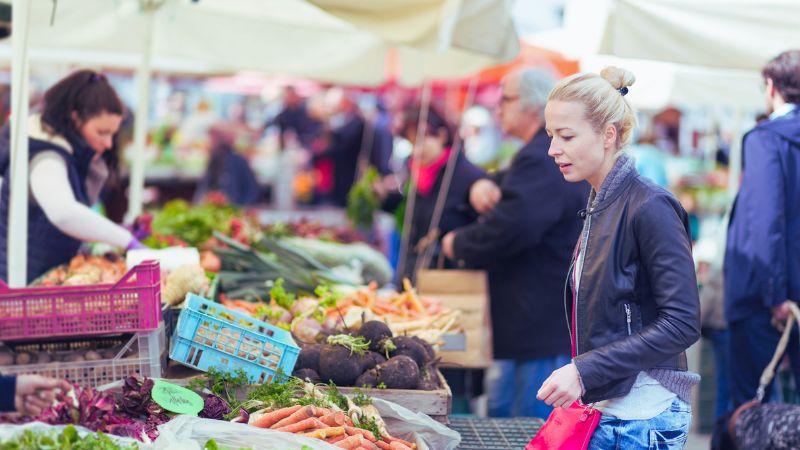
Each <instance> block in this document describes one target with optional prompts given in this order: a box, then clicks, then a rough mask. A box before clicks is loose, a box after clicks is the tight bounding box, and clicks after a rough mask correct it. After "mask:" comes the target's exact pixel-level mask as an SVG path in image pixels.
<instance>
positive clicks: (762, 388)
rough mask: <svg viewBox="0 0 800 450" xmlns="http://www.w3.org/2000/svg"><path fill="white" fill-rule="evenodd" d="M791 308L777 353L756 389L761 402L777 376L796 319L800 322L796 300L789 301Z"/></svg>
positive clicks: (799, 309) (757, 397)
mask: <svg viewBox="0 0 800 450" xmlns="http://www.w3.org/2000/svg"><path fill="white" fill-rule="evenodd" d="M789 310H790V311H791V312H792V314H790V315H789V318H788V319H787V321H786V326H785V327H784V328H783V334H782V335H781V339H780V340H779V341H778V348H776V349H775V354H774V355H772V360H771V361H770V362H769V364H767V367H765V368H764V371H763V372H762V373H761V379H760V380H759V386H758V390H757V391H756V400H758V402H759V403H761V401H762V400H764V393H765V392H766V390H767V386H769V384H770V383H771V382H772V379H773V378H775V368H776V367H777V366H778V362H780V360H781V357H782V356H783V353H784V352H785V351H786V346H787V345H788V344H789V336H790V335H791V334H792V326H793V325H794V322H795V320H797V321H798V322H799V323H800V308H798V307H797V304H795V303H794V302H791V303H789Z"/></svg>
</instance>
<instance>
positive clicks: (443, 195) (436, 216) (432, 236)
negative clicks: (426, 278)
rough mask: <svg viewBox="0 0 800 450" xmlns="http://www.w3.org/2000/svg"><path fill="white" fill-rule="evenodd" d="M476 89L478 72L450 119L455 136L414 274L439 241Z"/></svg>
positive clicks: (426, 264)
mask: <svg viewBox="0 0 800 450" xmlns="http://www.w3.org/2000/svg"><path fill="white" fill-rule="evenodd" d="M477 89H478V74H477V73H476V74H475V75H473V76H472V78H470V80H469V87H468V88H467V98H466V100H465V102H464V107H463V108H462V111H461V114H460V115H459V118H458V119H457V120H453V121H451V122H452V123H453V124H455V130H454V131H455V136H453V147H452V149H451V150H450V158H449V159H448V161H447V165H446V166H445V170H444V176H443V177H442V184H441V185H440V186H439V194H438V196H437V197H436V203H435V205H434V208H433V216H432V217H431V223H430V225H429V226H428V234H427V235H426V238H427V239H429V241H428V242H427V243H426V246H425V247H424V248H423V250H422V255H421V256H420V257H418V258H417V265H416V268H415V269H414V273H415V274H416V273H417V272H419V271H420V270H425V269H427V268H428V267H430V264H431V261H432V260H433V254H434V252H435V251H436V244H437V242H438V241H439V238H441V237H442V236H440V234H441V233H440V231H441V230H439V222H441V220H442V214H443V213H444V205H445V202H446V201H447V195H448V194H449V193H450V184H451V183H452V182H453V176H454V175H455V170H456V161H457V160H458V155H459V153H460V152H461V151H462V150H463V148H464V142H463V141H462V139H461V120H462V119H463V117H464V113H465V112H466V111H467V109H469V108H471V107H472V104H473V103H474V102H475V92H476V91H477Z"/></svg>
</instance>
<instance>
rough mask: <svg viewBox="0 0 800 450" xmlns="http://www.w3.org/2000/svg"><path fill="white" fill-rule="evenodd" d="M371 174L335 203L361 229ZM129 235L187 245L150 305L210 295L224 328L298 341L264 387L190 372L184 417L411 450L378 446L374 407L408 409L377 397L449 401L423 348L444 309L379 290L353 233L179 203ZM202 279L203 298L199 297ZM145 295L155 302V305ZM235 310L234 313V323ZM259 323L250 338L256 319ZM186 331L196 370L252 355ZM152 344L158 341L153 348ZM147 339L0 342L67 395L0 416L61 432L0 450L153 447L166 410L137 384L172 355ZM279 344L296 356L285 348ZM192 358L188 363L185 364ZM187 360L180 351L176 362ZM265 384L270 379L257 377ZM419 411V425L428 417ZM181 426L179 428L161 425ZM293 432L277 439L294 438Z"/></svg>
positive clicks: (116, 263) (4, 353)
mask: <svg viewBox="0 0 800 450" xmlns="http://www.w3.org/2000/svg"><path fill="white" fill-rule="evenodd" d="M371 176H377V175H376V174H373V173H372V172H369V173H367V174H366V176H365V178H364V179H363V180H362V181H361V188H359V189H360V191H361V192H359V189H355V188H354V192H355V193H351V196H352V197H353V198H355V199H356V201H355V202H354V203H353V205H355V206H354V208H350V210H349V211H348V212H349V213H350V214H351V215H352V216H353V217H354V222H356V223H358V224H359V225H360V226H364V227H366V226H367V225H368V222H369V221H371V216H372V211H374V209H375V208H377V203H374V202H373V200H374V199H371V198H369V195H367V190H366V187H367V186H368V185H369V184H370V183H371V181H370V179H369V178H370V177H371ZM369 192H370V193H371V188H370V189H369ZM135 228H136V229H135V230H134V231H135V232H136V233H139V234H137V236H144V235H147V237H146V238H143V242H144V243H145V244H146V245H147V246H149V247H151V248H155V249H158V248H164V247H168V246H176V245H177V246H193V247H197V248H198V249H199V250H200V255H201V258H200V264H199V265H197V264H188V265H183V266H180V267H177V268H175V269H174V270H171V271H169V272H167V271H163V270H162V271H161V293H160V294H161V300H162V302H163V303H164V304H165V305H169V306H172V307H176V308H169V310H170V311H180V310H179V309H177V307H184V306H183V304H184V301H185V299H186V298H187V294H188V293H193V294H197V295H199V296H201V297H204V298H209V297H211V302H208V301H206V303H207V304H208V305H210V306H208V307H209V308H211V309H213V308H218V307H219V306H220V304H221V305H222V306H226V307H229V308H233V309H236V310H238V311H237V312H232V311H230V310H227V311H226V314H228V315H229V316H236V320H237V321H244V322H247V321H248V320H251V319H250V317H252V318H255V319H259V320H261V321H263V322H268V323H269V324H272V325H276V326H278V327H280V328H283V329H285V330H288V331H290V332H291V335H292V337H293V338H294V340H295V341H296V342H297V343H299V345H300V347H301V350H300V353H299V358H298V359H297V362H296V364H295V365H294V369H293V370H292V373H291V375H290V374H289V373H288V372H289V370H290V369H291V368H292V363H293V362H294V361H293V360H292V361H289V362H288V363H287V364H286V365H285V366H284V367H283V368H282V369H281V368H277V369H276V370H275V372H276V374H277V375H276V376H275V380H276V381H275V382H267V383H265V384H254V382H255V381H256V380H257V379H258V377H252V376H251V375H248V372H246V371H245V369H237V370H234V369H233V368H230V367H227V368H226V366H225V365H224V363H222V364H221V363H219V362H216V361H215V363H214V364H215V365H211V364H209V365H208V366H192V367H194V368H196V369H197V368H199V369H200V370H203V371H206V370H207V373H205V374H203V375H200V376H198V377H195V378H194V379H193V380H192V381H191V382H190V383H189V388H190V389H191V390H192V391H194V392H196V393H197V394H199V395H200V396H201V397H202V402H201V403H198V404H197V408H198V409H199V408H200V406H201V404H202V410H201V411H200V413H199V414H198V416H199V417H201V418H203V419H211V420H217V421H222V422H214V423H216V424H218V425H222V424H224V422H238V423H242V424H247V425H249V426H251V427H255V428H263V429H270V430H275V431H278V432H284V433H292V434H294V435H296V436H302V437H304V438H313V439H318V440H320V441H325V442H327V443H329V444H331V445H333V446H335V447H339V448H345V449H369V450H374V449H384V450H385V449H389V450H407V449H415V448H416V444H415V443H413V442H410V441H407V440H404V439H401V438H399V437H397V436H394V435H393V434H392V433H391V431H392V430H391V429H389V427H388V426H387V424H386V422H385V421H384V418H382V417H381V414H380V413H379V412H378V407H380V408H383V409H381V411H382V412H383V413H384V414H386V417H388V418H389V419H387V420H397V418H398V417H402V415H399V416H393V414H394V410H392V409H386V408H385V405H386V404H391V405H394V406H393V407H397V405H398V404H400V405H404V406H405V407H406V408H408V407H409V405H406V404H404V403H403V401H401V400H399V399H398V400H396V401H394V402H387V401H389V400H393V399H392V398H391V397H383V396H381V395H380V394H378V392H380V390H381V389H387V390H394V391H395V392H400V394H401V395H403V396H405V397H404V398H406V397H407V396H408V395H409V393H408V392H402V391H397V390H416V391H417V392H412V393H411V394H412V395H415V396H417V395H418V396H421V397H422V398H423V400H427V398H428V396H434V395H439V396H442V395H446V396H447V397H446V398H447V399H449V398H450V395H451V394H450V391H449V387H447V384H446V383H444V382H443V381H442V380H443V379H442V378H441V375H440V373H439V371H438V368H437V364H438V362H439V359H438V358H437V355H436V350H435V348H436V346H437V345H438V344H440V343H441V337H442V335H443V334H444V333H447V332H448V331H451V330H453V329H454V328H457V326H458V325H457V322H458V318H459V314H460V313H459V312H458V311H452V310H447V309H445V308H443V307H442V304H441V303H440V302H438V301H436V300H433V299H430V298H425V297H421V296H419V295H417V293H416V291H415V290H414V288H413V286H411V284H410V283H409V282H408V281H406V282H405V283H404V285H403V290H402V291H401V292H388V291H379V287H380V286H384V285H386V284H387V283H389V282H390V281H391V279H392V277H393V272H392V268H391V266H390V265H389V263H388V261H387V259H386V257H385V256H384V255H382V254H381V253H380V252H378V251H377V250H375V249H373V248H372V247H370V246H369V245H367V244H365V243H363V242H360V236H359V235H358V233H357V232H355V231H353V230H350V229H347V230H345V229H338V228H329V227H324V226H321V225H319V224H315V223H312V222H307V221H300V222H295V223H290V224H272V225H268V226H260V225H258V222H257V220H255V218H254V216H253V215H248V214H245V213H243V212H242V211H240V210H238V209H236V208H233V207H230V206H227V205H225V204H221V203H213V202H212V203H206V204H204V205H199V206H195V205H190V204H189V203H186V202H183V201H173V202H170V203H168V204H167V205H166V206H165V207H164V208H163V209H161V210H159V211H154V212H151V213H148V214H144V215H142V216H140V217H139V218H138V219H137V222H136V224H135ZM141 233H144V234H141ZM126 273H127V270H126V265H125V260H124V258H123V257H122V256H120V255H118V254H106V255H103V256H87V255H79V256H76V257H75V258H73V259H72V260H71V261H70V262H69V264H66V265H64V266H61V267H57V268H55V269H53V270H51V271H49V272H47V273H46V274H45V275H43V276H42V277H40V278H39V279H37V280H36V282H35V284H37V285H40V286H73V285H94V284H113V283H116V282H117V281H119V280H120V279H121V278H122V277H123V276H125V274H126ZM139 278H140V279H145V278H143V277H141V276H140V277H139ZM148 279H149V278H148ZM212 280H213V281H214V284H213V285H214V287H215V289H214V290H213V293H210V291H211V289H210V288H211V286H212ZM152 289H157V287H156V286H152ZM189 297H190V298H194V297H193V296H189ZM152 298H153V299H154V301H156V300H155V299H156V298H157V297H155V296H153V297H152ZM204 301H205V300H204ZM214 302H218V304H215V303H214ZM188 309H191V308H188ZM87 311H88V310H87ZM239 311H242V312H245V313H247V314H248V315H249V316H250V317H243V316H241V315H239V314H238V312H239ZM156 312H157V311H156ZM184 312H186V313H188V312H189V311H184ZM87 317H88V316H87ZM164 317H167V316H164ZM87 320H89V319H84V322H85V323H88V322H86V321H87ZM181 323H182V324H183V323H186V322H185V321H184V322H181ZM260 326H261V332H262V333H264V331H263V330H264V327H265V325H264V324H263V323H262V324H260ZM166 328H169V327H166ZM270 329H271V330H272V332H273V333H276V334H277V333H281V334H286V333H282V332H281V331H279V330H275V329H274V328H270ZM196 331H197V332H196V334H194V335H193V336H192V339H191V341H190V344H192V345H196V344H195V343H202V344H203V345H205V346H206V347H207V348H205V349H204V350H205V355H204V356H203V357H204V358H205V360H209V358H210V355H211V353H216V351H217V350H219V351H220V352H223V353H225V354H223V355H222V356H223V357H226V358H229V359H230V358H231V355H232V356H234V357H239V358H243V359H246V360H248V361H256V360H258V359H259V358H262V356H261V355H262V354H263V349H261V348H260V347H258V346H256V345H252V346H251V345H250V343H249V342H244V343H242V342H240V340H241V339H240V338H243V336H244V334H245V333H246V331H245V332H239V331H237V330H234V329H233V328H230V327H225V326H213V324H211V323H210V322H209V323H204V322H202V323H200V324H199V325H198V328H197V330H196ZM159 333H160V334H159ZM237 333H241V335H239V334H237ZM139 334H142V335H143V336H139ZM170 335H172V333H170ZM286 335H287V339H288V334H286ZM270 336H271V335H270ZM250 337H251V338H252V337H253V336H250ZM159 338H160V341H161V344H158V343H157V340H158V339H159ZM42 339H44V338H42ZM163 341H164V330H163V328H159V329H158V330H152V332H150V334H148V335H147V336H144V332H143V333H138V334H136V333H134V334H130V333H129V334H119V333H118V334H116V335H114V334H109V335H98V336H96V337H93V338H92V339H91V340H89V339H86V338H85V337H83V338H82V337H80V336H77V335H76V336H71V335H70V336H68V337H65V338H62V339H61V340H59V341H53V340H52V339H48V340H38V341H31V342H27V341H26V342H19V343H12V342H7V343H6V345H4V344H3V343H2V342H0V371H4V372H8V373H40V374H42V375H45V376H52V377H58V378H67V379H69V380H71V382H73V383H75V384H73V390H71V391H70V392H61V393H59V394H58V395H57V399H56V401H55V402H54V404H53V405H52V406H51V407H50V408H48V409H46V410H45V411H43V412H42V413H41V414H40V415H39V416H37V417H19V416H14V415H4V416H3V415H0V423H6V424H23V423H30V422H33V421H36V422H42V423H43V424H47V425H52V426H56V425H58V426H61V425H67V427H66V428H63V429H61V428H59V429H56V428H36V429H35V431H34V430H33V429H25V430H20V432H19V433H17V434H14V436H13V438H11V439H8V440H6V441H4V442H0V450H6V449H26V448H52V449H83V448H97V449H101V450H102V449H125V450H129V449H136V448H139V447H138V446H137V445H135V444H120V443H119V441H117V440H116V439H117V438H115V437H114V436H120V437H126V438H132V439H136V440H138V441H141V442H142V448H150V444H152V442H153V441H155V440H157V439H158V438H159V429H158V427H159V425H163V424H167V423H170V422H171V421H172V420H173V419H174V418H175V417H176V416H177V414H175V413H173V412H171V410H169V409H168V408H165V407H164V406H162V404H160V403H159V402H158V401H156V400H155V398H158V397H157V395H155V394H154V392H155V393H156V394H157V393H158V392H159V391H158V389H156V390H155V391H154V385H158V386H161V385H160V384H158V383H162V382H163V381H154V379H152V378H148V377H158V376H161V375H163V374H164V372H159V370H160V368H163V367H164V366H163V362H162V361H161V359H162V358H163V357H164V355H166V354H168V355H170V356H171V357H172V354H171V353H170V349H171V348H175V347H176V345H177V344H175V343H174V342H173V345H172V346H170V348H167V349H164V347H163ZM245 341H246V340H245ZM159 348H160V349H161V350H158V349H159ZM293 349H294V352H295V353H294V354H295V355H296V354H297V353H296V352H297V347H296V346H295V345H294V344H293ZM140 350H141V357H140ZM165 350H166V352H165ZM150 353H152V354H150ZM200 353H202V352H199V353H196V356H194V361H195V362H196V361H197V360H199V359H200V356H201V355H200ZM187 358H193V356H192V355H188V356H186V357H183V359H181V361H183V360H186V359H187ZM140 359H141V361H140ZM176 360H178V358H177V357H176ZM278 360H282V359H281V358H280V357H279V356H278V357H276V358H271V359H270V360H269V361H267V363H269V364H270V367H272V368H275V367H277V362H278ZM239 367H241V366H239ZM148 368H150V369H152V370H147V369H148ZM40 369H41V370H40ZM45 369H46V370H45ZM51 369H52V370H51ZM134 372H135V373H140V374H142V375H135V374H134ZM126 375H128V376H126ZM272 379H273V378H272V376H270V378H269V379H268V380H272ZM113 381H116V382H118V383H119V382H121V383H122V386H121V391H100V390H98V389H97V388H96V387H95V386H100V385H103V384H106V383H108V382H113ZM261 381H264V378H263V377H262V378H261V379H260V380H259V382H261ZM339 387H341V389H339ZM423 391H439V392H423ZM370 393H372V394H375V397H376V398H379V399H380V401H378V400H376V404H377V405H378V407H376V406H373V405H372V399H371V398H370V396H369V395H368V394H370ZM154 395H155V398H154ZM192 395H194V394H192ZM198 402H200V400H198ZM443 404H444V405H445V407H444V408H442V410H444V409H447V411H449V407H450V403H449V401H447V402H444V403H443ZM415 410H416V409H415ZM195 411H196V410H195ZM425 412H426V413H428V414H431V415H433V416H435V417H438V416H437V415H438V414H440V412H438V411H436V412H433V411H425ZM441 414H446V413H444V412H442V413H441ZM426 419H427V420H431V419H429V418H427V417H426ZM403 420H405V419H403ZM395 423H397V422H395ZM434 423H435V422H434ZM181 425H182V424H181V423H180V421H176V422H172V424H171V426H175V427H179V426H181ZM225 426H228V425H225ZM237 426H242V425H237ZM75 427H83V428H85V429H88V430H90V431H91V433H88V434H87V433H86V432H85V430H82V431H79V430H78V429H76V428H75ZM243 428H246V427H243ZM247 429H249V430H251V431H252V432H255V433H262V431H261V430H255V429H254V428H247ZM395 431H396V432H397V433H400V432H399V431H397V430H395ZM403 432H408V429H404V430H403ZM164 433H165V436H167V435H168V433H167V432H166V431H165V432H164ZM400 434H401V435H402V437H403V438H409V435H405V434H402V433H400ZM5 436H6V437H7V436H8V435H7V434H6V435H5ZM109 436H112V437H109ZM211 436H216V437H217V438H220V436H219V435H217V434H213V435H211ZM296 436H292V437H291V439H300V438H298V437H296ZM165 439H168V438H165ZM207 439H208V436H206V437H204V438H203V439H199V438H197V439H196V442H197V445H200V443H204V444H203V446H202V447H201V448H203V449H218V448H219V449H221V448H223V447H221V446H218V445H217V444H216V442H214V441H213V440H211V441H208V440H207ZM415 439H416V438H415ZM223 442H225V441H223ZM420 442H422V441H420ZM228 443H230V442H228ZM299 447H300V446H299V445H298V448H299ZM237 448H238V447H237ZM302 448H303V450H305V449H306V447H305V446H304V447H302Z"/></svg>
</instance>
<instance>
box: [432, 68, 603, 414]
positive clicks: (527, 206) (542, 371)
mask: <svg viewBox="0 0 800 450" xmlns="http://www.w3.org/2000/svg"><path fill="white" fill-rule="evenodd" d="M555 82H556V80H555V78H554V77H553V76H552V75H550V74H549V73H548V72H546V71H543V70H534V69H527V70H524V71H521V72H515V73H512V74H510V75H509V76H507V77H506V78H505V79H504V80H503V86H502V97H501V98H500V105H499V106H498V109H499V111H498V112H499V119H500V126H501V128H502V129H503V132H505V133H506V134H508V135H511V136H514V137H516V138H519V139H520V140H522V141H523V142H525V145H524V146H523V147H522V148H521V149H520V150H519V152H518V153H517V154H516V156H515V157H514V160H513V161H512V163H511V166H510V167H509V169H508V170H506V171H501V172H500V173H498V174H497V175H496V176H495V177H493V178H492V179H481V180H478V181H475V182H474V183H473V184H472V186H471V187H470V193H469V196H470V204H471V205H472V206H473V208H474V209H475V210H476V211H477V212H478V213H480V214H482V215H483V216H482V217H481V219H480V220H479V221H478V222H477V223H473V224H472V225H468V226H465V227H461V228H458V229H456V230H455V231H452V232H450V233H448V234H447V235H445V237H444V239H443V240H442V250H443V251H444V253H445V255H447V256H448V257H449V258H450V259H453V260H454V261H457V262H458V263H459V264H460V265H467V266H470V267H481V268H484V269H486V271H487V273H488V275H489V291H490V292H489V297H490V305H491V308H490V309H491V318H492V338H493V352H494V359H495V360H494V363H493V365H492V367H491V368H490V369H489V371H488V373H487V388H488V389H487V390H488V397H489V398H488V401H489V415H490V416H492V417H507V416H529V417H530V416H533V417H541V418H546V417H547V416H548V415H549V413H550V411H551V408H550V407H549V406H547V405H546V404H545V403H544V402H542V401H539V400H537V399H536V391H537V390H538V389H539V386H541V384H542V383H544V381H545V380H546V379H547V377H549V376H550V374H551V373H553V371H554V370H556V369H558V368H560V367H562V366H564V365H566V364H567V363H568V362H569V360H570V357H569V353H570V339H569V332H568V328H567V322H566V316H565V312H564V282H565V281H566V279H567V272H568V270H569V264H570V260H571V257H572V252H573V250H574V249H575V243H576V242H577V241H578V235H579V234H580V231H581V226H582V221H581V219H580V218H579V217H578V211H580V210H581V209H583V208H585V206H586V201H587V199H588V197H589V185H588V184H587V183H568V182H567V181H565V180H564V177H563V176H562V175H561V172H560V171H559V169H558V166H557V165H555V164H553V159H552V158H550V157H549V156H548V155H547V151H548V150H549V148H550V138H549V137H548V136H547V132H546V131H545V129H544V117H543V114H544V106H545V104H546V103H547V96H548V94H549V93H550V90H551V89H552V88H553V86H554V85H555Z"/></svg>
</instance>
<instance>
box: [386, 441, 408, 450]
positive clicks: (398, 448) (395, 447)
mask: <svg viewBox="0 0 800 450" xmlns="http://www.w3.org/2000/svg"><path fill="white" fill-rule="evenodd" d="M389 448H390V449H392V450H411V447H409V446H407V445H405V444H403V443H402V442H399V441H392V443H391V444H389Z"/></svg>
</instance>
